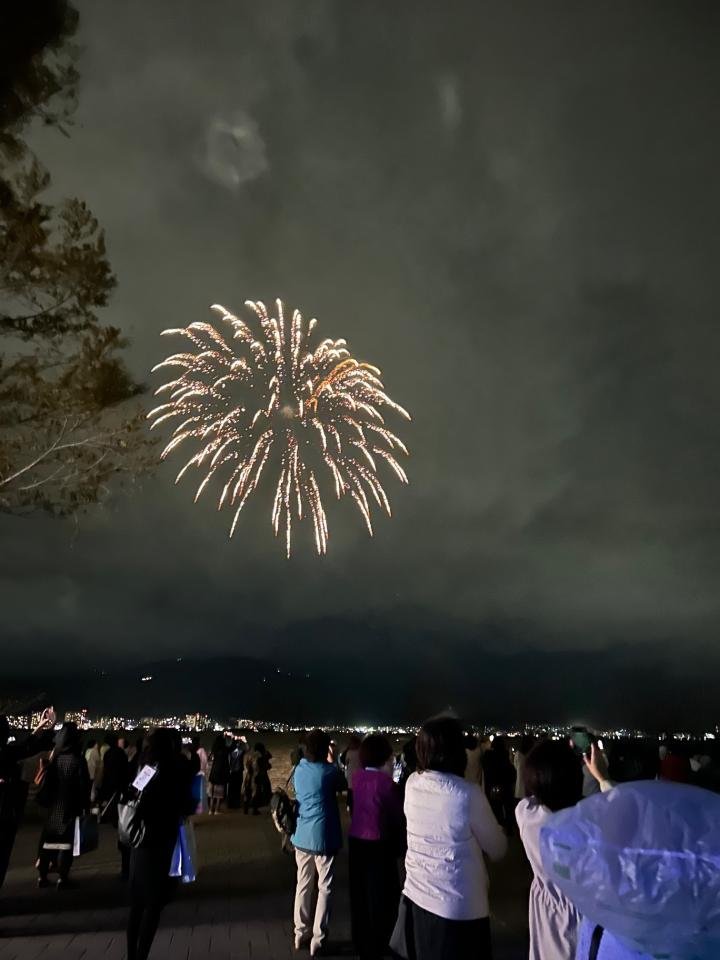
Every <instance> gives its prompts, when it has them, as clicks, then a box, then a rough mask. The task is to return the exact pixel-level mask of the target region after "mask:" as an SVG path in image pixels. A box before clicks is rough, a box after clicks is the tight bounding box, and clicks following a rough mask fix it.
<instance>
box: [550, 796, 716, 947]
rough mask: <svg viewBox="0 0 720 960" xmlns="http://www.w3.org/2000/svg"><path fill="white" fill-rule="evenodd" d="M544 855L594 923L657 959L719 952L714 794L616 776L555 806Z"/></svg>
mask: <svg viewBox="0 0 720 960" xmlns="http://www.w3.org/2000/svg"><path fill="white" fill-rule="evenodd" d="M540 848H541V855H542V859H543V864H544V866H545V869H546V870H547V872H548V874H549V875H550V876H551V877H552V878H553V880H554V881H555V883H557V885H558V886H559V887H560V889H561V890H562V891H563V892H564V893H565V894H566V896H567V897H568V898H569V899H570V900H571V901H572V902H573V903H574V904H575V906H576V907H577V909H578V910H579V912H580V913H581V914H582V915H583V916H585V917H586V918H587V919H588V920H590V921H591V922H592V923H595V924H600V925H601V926H602V927H604V928H605V929H606V930H608V931H609V932H610V933H612V934H613V935H614V936H615V937H616V938H617V939H618V940H619V941H620V942H621V943H622V944H623V945H625V946H626V947H628V948H629V949H630V950H634V951H638V952H640V953H646V954H649V955H650V956H652V957H657V958H663V960H710V958H714V960H715V958H718V957H720V796H718V795H716V794H714V793H710V792H709V791H707V790H701V789H700V788H698V787H689V786H684V785H681V784H675V783H663V782H656V781H648V782H638V783H627V784H622V785H620V786H618V787H615V788H614V789H612V790H610V791H609V792H608V793H604V794H598V795H596V796H593V797H589V798H588V799H587V800H583V801H582V802H581V803H579V804H578V805H577V806H576V807H572V808H570V809H568V810H562V811H560V813H557V814H555V815H554V816H553V817H552V818H551V819H550V820H549V821H548V822H547V824H546V825H545V826H544V827H543V828H542V830H541V832H540Z"/></svg>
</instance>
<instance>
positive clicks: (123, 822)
mask: <svg viewBox="0 0 720 960" xmlns="http://www.w3.org/2000/svg"><path fill="white" fill-rule="evenodd" d="M141 807H142V792H140V793H138V794H137V796H135V797H131V798H130V799H128V800H123V801H121V802H120V803H119V804H118V843H122V844H124V846H126V847H141V846H142V845H143V841H144V840H145V821H144V820H143V816H142V809H141Z"/></svg>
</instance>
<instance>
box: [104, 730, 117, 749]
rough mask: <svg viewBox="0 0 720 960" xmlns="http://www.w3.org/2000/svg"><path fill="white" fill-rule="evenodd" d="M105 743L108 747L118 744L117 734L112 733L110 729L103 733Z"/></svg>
mask: <svg viewBox="0 0 720 960" xmlns="http://www.w3.org/2000/svg"><path fill="white" fill-rule="evenodd" d="M105 743H106V744H107V746H108V747H116V746H117V745H118V738H117V735H116V734H114V733H113V732H112V731H109V732H108V733H106V734H105Z"/></svg>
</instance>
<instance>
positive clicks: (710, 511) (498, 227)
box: [0, 0, 720, 712]
mask: <svg viewBox="0 0 720 960" xmlns="http://www.w3.org/2000/svg"><path fill="white" fill-rule="evenodd" d="M80 13H81V20H80V24H81V28H80V42H81V44H82V47H83V54H82V58H81V62H80V69H81V75H82V82H81V90H80V100H79V110H78V115H77V118H76V119H77V123H76V126H75V128H74V129H73V130H72V132H71V136H70V138H69V139H65V138H62V137H60V136H58V135H57V134H54V133H53V132H52V131H49V130H43V131H40V130H39V131H36V133H35V134H34V138H33V143H34V145H35V146H36V147H37V150H38V152H39V153H40V155H41V156H42V157H43V158H44V160H45V161H46V162H47V164H48V166H49V168H50V170H51V172H52V175H53V181H54V186H53V190H54V191H55V192H56V193H57V194H58V195H60V194H70V195H78V196H81V197H82V198H83V199H85V200H86V201H87V202H88V203H89V204H90V206H91V207H92V209H93V210H94V212H95V213H96V214H97V216H98V217H99V219H100V221H101V222H102V224H103V225H104V226H105V228H106V230H107V235H108V245H109V251H110V255H111V259H112V263H113V267H114V269H115V271H116V273H117V275H118V279H119V286H118V290H117V291H116V294H115V296H114V298H113V301H112V304H111V306H110V307H109V308H108V310H107V319H108V321H109V322H113V323H116V324H117V325H118V326H120V327H122V328H123V330H126V331H127V332H128V333H129V335H130V336H131V337H132V346H131V350H130V360H131V364H132V366H133V369H134V370H135V371H136V372H138V373H139V374H140V375H141V376H143V377H145V376H147V375H148V374H147V371H148V370H149V368H150V367H151V366H152V365H153V363H155V362H157V360H158V359H160V358H161V357H162V355H163V351H164V349H165V344H164V343H163V342H161V341H160V339H159V333H160V331H161V330H162V329H163V328H165V327H167V326H175V325H184V324H185V323H187V322H190V321H191V320H198V319H207V318H208V316H209V314H208V310H207V307H208V305H209V304H210V303H212V302H217V301H219V302H222V303H226V304H227V305H228V306H229V307H231V308H232V307H239V305H240V304H241V303H242V301H243V300H244V299H245V298H246V297H249V296H250V297H264V298H266V299H271V298H272V297H274V296H275V295H277V294H282V295H283V296H284V298H285V299H286V300H287V301H288V302H290V303H292V304H298V305H300V306H301V307H302V308H303V310H304V312H306V313H307V314H315V315H317V316H318V318H319V322H320V327H319V329H320V331H321V332H322V333H324V334H327V335H332V336H343V337H346V338H347V340H348V341H349V343H350V345H351V347H352V349H353V351H354V353H355V354H356V355H357V356H359V357H361V358H363V359H365V358H367V359H369V360H371V361H373V362H375V363H378V364H379V365H380V366H381V367H382V368H383V371H384V373H385V376H386V381H387V384H388V387H389V389H390V392H391V394H392V395H393V396H394V397H396V398H397V399H398V400H399V402H401V403H403V405H405V406H407V407H408V409H410V410H411V412H412V413H413V417H414V421H413V423H412V424H411V425H410V426H409V427H408V429H407V431H406V439H407V442H408V445H409V447H410V448H411V452H412V458H411V460H410V462H409V473H410V478H411V486H410V488H409V489H407V490H405V489H399V485H392V484H391V483H389V486H390V487H391V493H392V500H393V506H394V517H393V519H392V520H391V521H387V520H386V521H382V520H380V521H379V523H378V529H377V535H376V537H375V539H374V540H373V541H370V540H368V539H367V537H366V535H365V533H364V532H363V529H362V524H361V521H360V518H359V517H356V516H354V515H353V513H352V511H351V509H350V508H348V507H347V506H346V505H345V504H343V505H341V506H339V507H336V506H331V507H330V509H329V517H330V528H331V541H330V554H329V556H328V557H327V558H326V559H325V560H323V561H319V560H317V559H316V558H315V557H314V556H312V554H311V553H310V538H309V535H308V534H306V535H304V541H303V537H302V536H301V538H300V542H299V543H298V552H297V555H296V556H294V557H293V559H292V560H291V561H290V562H288V561H286V560H285V559H284V557H283V556H282V550H281V549H280V546H279V545H278V544H276V543H275V542H274V541H273V539H272V536H271V531H270V526H269V512H270V507H271V503H270V500H271V497H270V494H269V493H267V492H266V494H265V496H264V497H263V496H260V497H258V499H257V501H256V502H255V504H254V505H253V509H252V510H251V511H250V512H249V513H248V515H247V516H246V517H245V518H244V519H243V521H242V523H241V525H240V527H239V529H238V532H237V534H236V538H235V540H234V541H233V542H231V543H228V542H227V540H226V530H227V522H226V521H227V518H226V517H223V516H218V514H217V512H216V511H215V510H214V508H213V505H212V503H210V502H209V501H208V502H206V503H205V504H199V505H198V506H195V507H193V506H192V502H191V501H192V492H193V491H192V489H191V485H187V486H183V485H182V484H181V485H179V486H178V487H174V486H173V485H172V479H173V474H172V472H171V470H169V469H168V468H165V467H163V468H162V469H161V470H160V471H159V473H158V475H157V477H155V478H152V479H148V480H147V481H146V482H145V483H144V484H143V486H142V488H141V490H140V491H139V492H138V493H137V494H135V495H134V496H133V497H132V498H130V499H125V500H119V501H117V502H116V503H115V504H114V505H113V507H112V509H111V510H110V511H109V512H105V513H102V514H99V515H93V516H90V517H87V518H83V519H82V520H81V521H80V525H79V528H78V530H77V531H76V532H74V531H73V529H72V528H68V527H67V526H64V525H63V526H60V525H56V526H53V525H50V524H46V523H44V522H38V523H33V524H29V523H27V522H23V523H19V522H14V521H10V520H3V521H2V524H3V528H2V534H3V541H4V544H5V549H4V556H3V558H2V560H0V575H1V577H2V579H1V580H0V584H2V590H3V596H4V600H3V605H2V615H1V616H2V619H1V621H0V623H1V624H2V630H3V633H4V635H5V636H6V637H7V638H11V639H12V649H11V654H12V656H13V657H14V658H16V659H17V660H27V659H28V656H29V652H28V651H29V650H32V651H33V653H32V655H33V656H35V653H36V651H38V652H42V651H43V650H44V649H45V648H46V646H47V643H48V640H47V638H48V637H52V635H53V633H54V632H56V633H57V636H62V637H63V638H64V639H63V644H64V646H65V647H66V648H67V649H68V650H73V651H76V652H77V654H78V657H79V659H80V660H81V661H82V662H86V661H87V660H88V658H89V657H90V656H91V655H92V656H95V654H98V655H102V657H103V658H104V659H108V660H115V659H117V658H118V657H120V656H133V657H140V656H144V655H151V656H153V657H163V656H172V655H174V654H175V653H178V654H179V653H185V654H187V653H189V652H191V651H192V650H198V649H202V650H207V651H209V652H210V651H211V652H213V653H226V652H239V653H242V654H253V653H257V654H260V655H263V654H264V652H266V650H268V649H271V650H272V651H273V655H277V656H288V657H289V656H290V655H291V654H295V653H296V651H297V649H298V648H300V649H303V650H305V649H307V651H308V652H307V654H306V656H307V659H308V661H309V662H310V661H311V662H313V663H314V664H318V665H322V664H325V668H326V669H330V667H329V665H330V664H332V662H333V661H332V659H331V657H332V656H335V655H337V653H338V652H340V651H344V652H347V647H348V645H349V644H352V647H353V650H354V651H356V652H357V654H358V655H366V656H368V657H371V658H373V659H376V658H378V657H381V656H382V654H383V652H384V651H385V649H386V645H387V643H389V642H390V640H392V643H393V644H394V645H395V646H396V647H397V649H398V650H399V651H400V654H401V656H400V659H402V656H405V657H406V658H411V659H412V661H413V663H415V664H419V665H420V667H422V668H423V669H425V670H426V673H427V675H428V676H432V677H433V681H434V682H436V683H437V685H438V687H442V686H443V685H444V684H445V685H446V686H447V688H448V692H447V695H446V696H444V697H443V696H440V697H439V699H441V700H443V699H445V700H448V701H450V700H452V696H453V689H457V688H458V683H459V680H458V677H459V673H458V671H457V669H456V667H455V666H454V664H455V663H456V662H457V661H459V662H463V663H467V664H469V665H471V667H472V669H473V670H476V671H479V672H481V671H482V668H483V664H484V663H487V658H488V657H489V656H490V655H491V653H490V652H488V651H491V652H492V656H495V654H496V653H497V649H496V647H497V646H498V645H500V646H501V647H502V649H503V651H504V652H506V653H507V652H511V651H513V650H515V651H518V652H519V653H520V654H523V656H524V659H523V656H520V658H519V659H518V660H517V661H516V662H515V665H514V666H513V668H512V669H507V670H506V669H504V668H503V669H497V670H496V671H495V673H494V674H493V676H495V677H496V678H497V679H496V685H497V686H496V688H497V689H500V690H501V696H502V697H505V698H506V699H507V704H508V711H509V712H512V711H519V712H522V711H523V709H524V708H525V707H526V706H527V702H528V701H527V696H526V693H524V692H523V690H524V688H523V687H522V685H520V684H519V681H518V677H519V675H521V674H522V672H523V669H524V667H523V664H526V665H527V669H528V670H532V671H535V670H536V666H537V664H538V662H541V661H542V658H543V656H547V657H548V658H549V659H548V661H547V663H548V664H551V663H552V664H555V663H556V661H555V660H554V659H552V658H554V657H561V656H562V653H563V651H575V652H577V651H581V652H583V651H584V652H585V653H586V654H587V656H593V655H595V652H599V654H598V655H599V656H601V655H602V651H603V650H605V649H607V650H608V651H610V650H611V649H612V655H611V654H610V652H608V661H607V662H608V663H612V668H613V669H612V674H614V675H616V676H617V674H618V672H619V671H623V670H624V671H625V680H624V681H623V684H624V685H623V689H628V688H629V687H632V683H634V682H635V681H634V678H635V675H636V673H635V671H636V670H637V669H638V664H642V663H643V658H642V655H640V656H639V657H630V656H629V655H628V654H627V653H623V651H624V650H625V651H626V650H627V649H633V650H634V649H635V648H640V649H646V650H647V652H648V658H657V657H658V656H660V655H661V654H662V656H663V657H665V656H667V657H669V658H670V660H669V661H668V662H673V659H672V658H673V657H675V660H676V661H678V662H679V661H681V660H684V659H685V658H688V659H689V660H690V661H691V662H692V669H693V670H695V671H696V675H697V676H698V677H701V676H702V675H703V674H704V671H705V664H706V662H707V658H708V649H709V648H708V646H707V644H708V642H709V641H710V640H711V639H712V638H713V636H714V634H715V631H716V627H717V623H718V614H719V612H720V601H718V599H717V589H716V581H717V564H718V554H719V551H720V529H719V524H718V519H717V518H718V509H717V504H718V495H717V489H718V466H719V463H718V450H719V447H718V441H717V422H718V399H719V397H718V379H717V376H716V372H715V371H716V366H717V358H718V347H719V346H720V334H719V333H718V327H717V319H716V313H717V304H718V293H719V292H720V291H719V287H720V283H719V281H718V272H717V261H718V253H719V251H718V239H717V231H716V226H715V225H716V223H717V219H718V214H720V210H719V209H718V208H719V207H720V199H719V195H718V192H717V190H716V188H715V187H714V181H715V178H716V172H717V169H718V164H719V161H720V139H719V138H718V134H717V123H716V101H717V90H718V83H719V81H720V66H719V65H718V61H717V57H716V55H715V54H716V51H715V44H714V37H716V36H717V28H718V25H719V24H718V10H717V8H716V6H715V5H713V4H711V3H703V2H701V3H697V4H694V5H693V7H692V10H691V9H690V8H685V7H683V6H682V5H680V4H671V3H661V4H652V5H649V4H644V3H641V2H637V3H633V4H626V5H623V6H622V7H617V8H614V9H612V10H611V9H609V8H607V7H606V6H605V7H599V6H595V7H593V6H588V5H580V6H579V5H577V4H575V3H570V2H567V3H565V2H557V3H552V4H549V5H548V4H544V5H542V8H541V7H539V6H538V5H536V4H533V3H530V2H528V3H520V4H514V5H511V6H508V5H505V6H503V7H502V8H500V7H497V6H496V5H491V4H484V3H474V4H471V3H460V2H457V3H451V4H450V5H449V6H448V5H447V4H445V5H441V6H440V5H436V4H431V3H420V4H418V3H412V4H410V3H400V4H393V5H392V7H390V6H388V5H387V4H385V3H380V2H377V3H373V2H371V3H364V4H362V5H355V6H352V5H351V6H348V5H346V4H342V3H340V2H331V0H328V2H317V3H314V2H307V3H304V4H302V5H297V4H295V3H294V2H292V0H274V2H266V3H263V4H261V5H258V4H254V3H250V2H248V3H244V2H243V3H237V2H232V3H231V2H229V0H228V2H217V3H215V4H213V9H212V17H209V16H208V12H207V10H205V9H204V8H203V9H202V10H201V9H200V7H198V6H197V5H196V4H191V3H189V2H182V3H165V2H162V3H159V2H158V3H154V4H152V5H150V6H148V5H147V4H141V3H140V2H131V3H126V4H125V5H123V7H122V10H121V9H120V8H118V9H110V8H107V7H104V6H98V5H96V4H92V3H90V2H86V3H82V4H81V5H80ZM218 124H220V126H218ZM238 129H240V130H241V134H240V135H238V136H235V134H233V132H232V131H233V130H235V131H236V133H237V130H238ZM218 138H219V139H218ZM199 144H200V145H201V146H200V147H199V146H198V145H199ZM223 185H224V186H226V187H232V189H222V188H221V187H222V186H223ZM236 187H237V188H236ZM328 620H329V621H330V622H332V624H333V628H332V630H329V629H325V628H323V629H320V628H316V627H313V624H317V623H318V622H320V621H322V622H326V621H328ZM370 622H372V623H374V624H376V625H379V626H378V627H377V629H378V630H380V631H381V634H382V640H381V641H379V640H377V639H376V636H377V634H374V633H373V632H372V631H368V632H367V639H366V640H365V639H363V637H364V636H365V634H364V633H363V630H364V629H365V627H366V626H367V624H368V623H370ZM427 623H431V624H432V625H433V630H434V631H435V632H433V638H434V639H433V640H432V642H431V641H430V640H428V639H427V637H426V636H425V635H424V634H423V631H422V629H421V628H423V627H424V626H425V625H426V624H427ZM457 624H460V625H461V627H460V628H456V625H457ZM492 624H502V625H503V629H502V633H501V637H500V638H498V635H497V633H496V632H495V631H494V630H492V629H489V627H488V625H492ZM358 625H359V627H358ZM443 625H445V628H446V629H447V631H448V634H449V633H451V632H452V635H453V637H454V638H455V639H454V640H453V644H452V645H450V646H449V647H448V651H449V652H448V654H447V656H448V657H451V658H452V660H453V666H448V665H447V663H446V658H443V657H442V656H441V657H440V658H439V659H435V658H434V655H433V654H432V651H431V649H429V648H430V647H433V646H434V647H437V648H438V649H440V650H442V649H443V640H442V637H443ZM315 629H317V631H318V637H319V641H320V643H319V646H318V645H312V646H310V645H309V641H310V640H311V639H312V638H311V637H309V636H307V634H308V633H312V632H313V630H315ZM292 631H296V632H294V633H293V632H292ZM41 638H42V639H41ZM288 638H291V639H288ZM349 638H351V639H349ZM419 638H420V639H419ZM422 638H424V639H422ZM306 643H307V644H308V646H305V644H306ZM618 645H619V646H618ZM644 645H645V646H644ZM400 654H399V655H400ZM573 655H574V654H573ZM319 668H320V669H323V667H322V666H320V667H319ZM691 672H692V671H691ZM547 674H548V672H547V671H546V672H545V674H543V676H545V677H546V678H547ZM603 676H604V678H605V680H606V682H612V680H611V675H610V674H608V673H607V672H606V673H604V674H603ZM628 678H629V687H628V683H626V682H625V681H626V680H627V679H628ZM544 682H547V683H549V682H550V681H549V680H547V679H546V681H544ZM688 682H690V681H688ZM672 684H673V671H672V669H670V668H668V669H667V670H665V671H664V672H661V673H660V674H659V675H658V687H659V689H658V692H657V696H658V698H661V697H662V696H663V693H662V691H667V690H669V689H670V688H671V687H672ZM369 685H370V686H371V684H369ZM496 688H494V689H496ZM660 688H662V689H660ZM550 689H552V690H555V691H557V696H558V697H559V698H562V696H563V691H562V687H555V686H552V685H551V686H548V690H550ZM367 696H368V702H369V703H370V704H372V701H373V694H372V691H371V690H370V689H368V694H367ZM552 699H553V698H552V697H550V698H546V699H545V700H544V701H543V703H546V702H547V703H549V704H550V705H551V701H552ZM646 702H647V701H645V700H643V703H646ZM478 709H479V710H482V704H479V706H478ZM690 712H692V711H690Z"/></svg>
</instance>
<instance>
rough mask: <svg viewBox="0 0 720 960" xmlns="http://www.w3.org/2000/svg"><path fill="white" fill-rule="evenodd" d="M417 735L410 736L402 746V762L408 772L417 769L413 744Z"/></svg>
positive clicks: (413, 771) (415, 751)
mask: <svg viewBox="0 0 720 960" xmlns="http://www.w3.org/2000/svg"><path fill="white" fill-rule="evenodd" d="M416 743H417V737H412V739H410V740H408V741H407V743H406V744H405V745H404V746H403V748H402V756H403V763H404V764H405V769H406V771H407V772H408V773H415V771H416V770H417V750H416V749H415V745H416Z"/></svg>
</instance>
